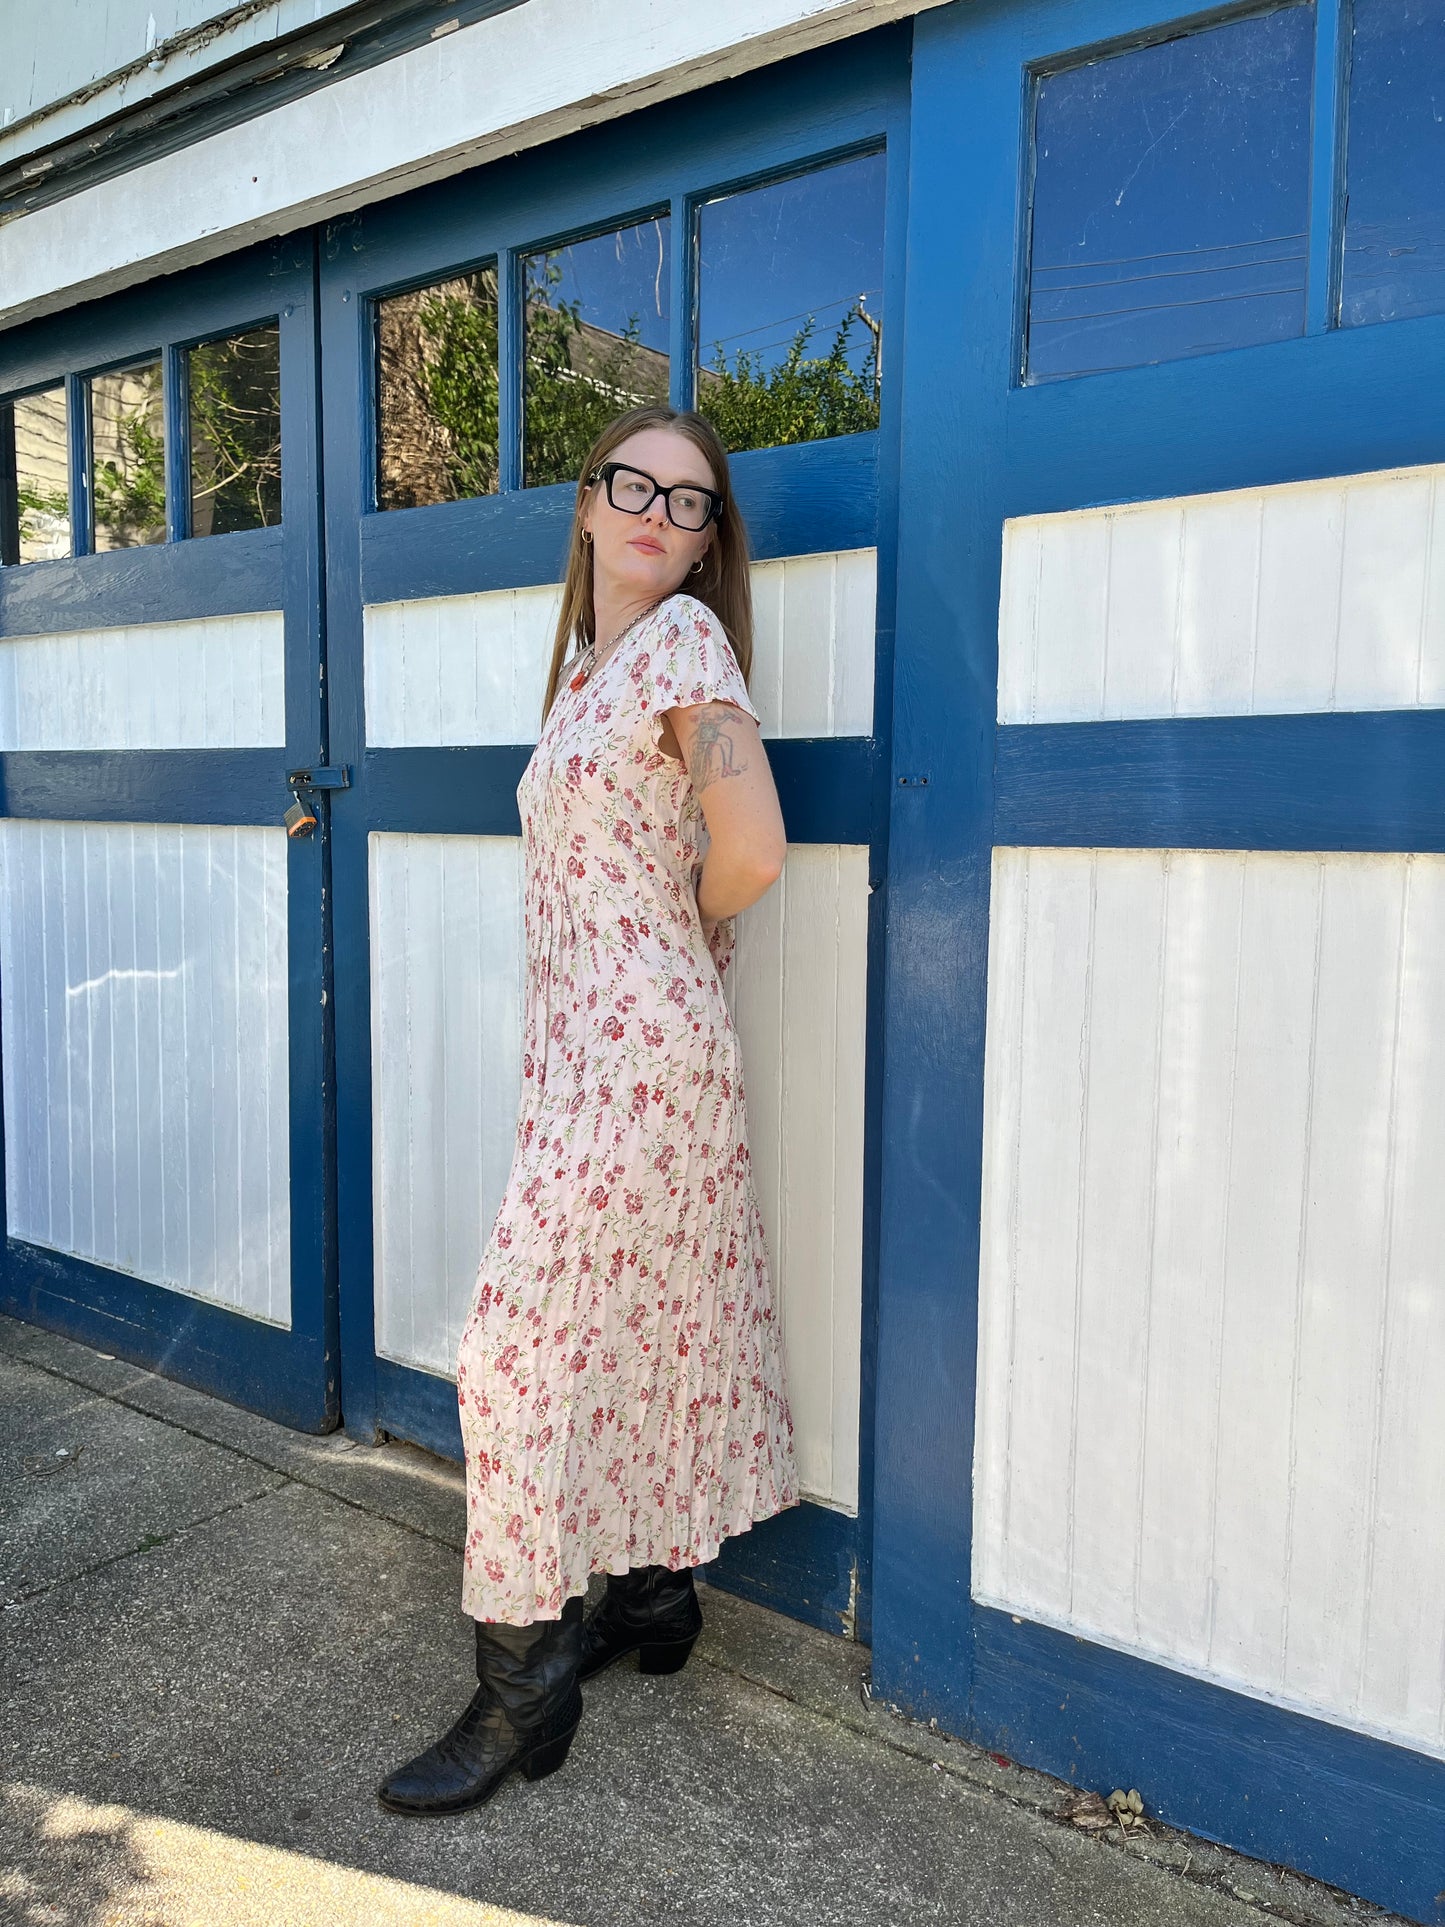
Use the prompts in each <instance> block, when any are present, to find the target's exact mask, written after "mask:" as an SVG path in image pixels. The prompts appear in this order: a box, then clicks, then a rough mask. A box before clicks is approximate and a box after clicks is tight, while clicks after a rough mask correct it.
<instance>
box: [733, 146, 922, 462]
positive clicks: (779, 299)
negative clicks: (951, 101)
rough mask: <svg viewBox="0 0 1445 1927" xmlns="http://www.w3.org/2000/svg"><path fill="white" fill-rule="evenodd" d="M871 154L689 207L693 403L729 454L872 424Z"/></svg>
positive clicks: (878, 216) (875, 241) (879, 355)
mask: <svg viewBox="0 0 1445 1927" xmlns="http://www.w3.org/2000/svg"><path fill="white" fill-rule="evenodd" d="M884 174H885V169H884V157H883V155H882V154H867V155H864V156H863V157H862V158H861V159H859V160H856V161H840V162H837V163H836V164H835V165H833V166H831V167H820V168H816V169H815V170H814V171H813V172H812V173H811V174H801V175H799V176H798V177H797V178H796V179H795V180H791V181H777V182H774V183H773V185H772V186H770V187H755V188H751V189H749V190H748V191H747V192H746V193H742V194H729V195H727V196H725V197H724V198H723V199H721V200H717V201H710V202H709V203H708V205H707V206H706V207H704V208H703V209H702V211H701V215H700V221H699V227H700V235H699V241H700V267H699V274H700V282H699V290H698V327H697V340H698V374H697V398H698V399H697V405H698V408H699V409H700V410H701V412H702V413H703V414H704V415H706V416H707V418H708V420H709V421H710V422H712V423H713V425H714V426H715V427H716V429H717V431H718V433H719V434H720V435H721V436H722V438H723V440H724V441H725V442H726V443H727V445H728V447H729V448H730V449H738V448H775V447H777V446H778V445H779V444H781V443H785V442H812V441H818V440H819V439H820V438H821V437H823V436H825V435H849V434H852V433H854V432H856V431H857V430H859V429H865V428H876V427H877V426H878V396H879V387H880V383H881V379H882V359H883V323H882V308H883V190H884Z"/></svg>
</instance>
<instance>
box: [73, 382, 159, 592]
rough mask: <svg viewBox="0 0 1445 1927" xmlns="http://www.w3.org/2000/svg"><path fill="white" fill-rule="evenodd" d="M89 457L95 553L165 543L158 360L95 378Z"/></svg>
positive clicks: (92, 388)
mask: <svg viewBox="0 0 1445 1927" xmlns="http://www.w3.org/2000/svg"><path fill="white" fill-rule="evenodd" d="M90 458H91V459H90V474H91V490H92V495H93V498H94V517H95V548H96V553H97V554H99V553H101V552H102V551H103V550H106V549H134V548H140V547H143V546H145V545H147V544H149V543H153V542H164V541H165V539H166V446H165V416H164V412H163V409H162V406H161V364H160V361H159V359H156V360H154V361H143V362H137V363H136V365H135V366H134V367H133V368H117V369H115V370H113V371H112V372H111V373H110V374H107V375H92V376H91V380H90Z"/></svg>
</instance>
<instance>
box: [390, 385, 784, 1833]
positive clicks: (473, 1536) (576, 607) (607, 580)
mask: <svg viewBox="0 0 1445 1927" xmlns="http://www.w3.org/2000/svg"><path fill="white" fill-rule="evenodd" d="M572 644H575V645H577V646H578V654H577V656H576V658H575V660H570V659H569V660H568V661H567V662H565V663H564V661H563V657H564V655H565V653H566V651H567V649H568V647H569V645H572ZM751 664H752V611H751V598H750V593H749V581H748V565H747V538H746V533H745V530H744V528H743V523H742V518H741V516H740V515H739V513H738V509H737V505H736V503H735V502H734V500H733V496H732V491H731V488H730V485H729V478H728V464H727V455H726V452H725V451H724V449H723V447H722V444H721V442H720V441H719V440H718V438H717V435H716V433H715V431H714V430H713V429H712V428H711V426H710V425H709V424H708V423H707V422H706V421H704V420H703V419H702V417H701V416H699V415H696V414H684V413H679V412H678V411H676V410H674V409H671V408H664V407H647V408H635V409H632V410H631V411H630V412H629V413H627V414H625V415H623V416H621V417H620V418H619V419H618V420H617V421H615V422H613V423H612V425H611V426H610V427H609V428H607V429H606V430H604V432H603V433H602V435H601V436H599V438H598V440H597V442H596V444H595V446H594V447H593V449H592V451H591V453H590V455H589V456H588V459H587V462H586V464H585V466H584V468H583V471H582V476H581V479H580V481H579V482H578V486H577V506H576V514H575V518H574V521H573V528H572V539H571V551H570V554H569V557H568V563H567V575H566V584H565V588H564V593H563V602H562V614H561V619H560V621H559V623H558V626H557V636H556V641H555V644H554V647H553V652H552V663H551V669H550V673H549V676H548V681H547V694H546V701H545V703H544V708H543V726H542V733H541V737H540V740H539V741H538V743H537V747H536V749H535V750H534V752H533V754H532V757H531V760H530V761H529V763H528V764H527V767H526V769H525V771H524V772H523V775H522V780H521V782H520V783H519V784H518V786H517V801H518V805H519V808H520V812H521V819H522V846H523V854H524V859H525V929H526V997H525V1002H526V1016H525V1023H524V1035H523V1057H522V1073H523V1095H522V1104H521V1111H520V1115H519V1118H518V1122H517V1136H516V1147H515V1154H514V1158H513V1164H512V1171H511V1175H510V1177H509V1178H508V1181H507V1189H506V1192H505V1194H504V1196H503V1199H502V1204H501V1208H500V1210H499V1211H498V1214H497V1219H496V1223H495V1225H494V1227H493V1230H492V1235H491V1238H490V1239H489V1241H488V1244H487V1248H486V1251H485V1252H484V1254H483V1257H482V1261H481V1265H480V1268H479V1271H478V1276H477V1289H476V1294H475V1298H474V1301H473V1305H472V1310H471V1315H470V1317H469V1318H468V1321H467V1324H466V1326H465V1328H464V1330H463V1332H462V1336H461V1342H460V1347H459V1356H458V1361H457V1397H458V1400H459V1403H460V1408H461V1419H462V1437H463V1444H464V1447H465V1452H466V1473H467V1542H466V1554H465V1570H464V1575H463V1581H462V1604H463V1606H464V1608H465V1610H466V1611H467V1612H468V1613H469V1614H470V1615H471V1616H472V1618H473V1619H474V1620H475V1621H476V1644H477V1677H478V1679H479V1680H480V1682H481V1684H480V1686H479V1689H478V1691H477V1693H476V1694H475V1696H474V1697H473V1699H472V1701H471V1704H470V1705H469V1706H468V1707H467V1709H466V1711H465V1712H464V1713H463V1714H462V1715H461V1717H460V1719H458V1720H457V1722H456V1723H455V1724H454V1725H453V1726H452V1727H450V1728H449V1729H448V1731H447V1732H446V1733H445V1734H444V1735H443V1736H442V1737H441V1739H439V1740H438V1741H437V1742H436V1743H435V1744H434V1745H432V1746H431V1747H429V1748H428V1749H427V1750H426V1752H424V1753H423V1754H421V1755H420V1756H419V1757H418V1758H417V1759H415V1760H412V1761H410V1762H409V1763H408V1764H407V1765H405V1766H403V1767H401V1768H399V1769H398V1770H397V1771H396V1772H395V1773H393V1774H392V1775H391V1776H390V1777H389V1778H388V1779H387V1780H386V1781H385V1783H384V1784H383V1785H382V1787H381V1788H380V1789H379V1797H380V1799H381V1801H382V1803H383V1805H385V1806H387V1807H390V1808H392V1809H393V1810H395V1811H399V1812H404V1813H456V1812H460V1811H461V1810H462V1809H463V1808H466V1807H472V1806H477V1805H480V1803H481V1802H482V1801H484V1800H486V1799H488V1798H490V1796H491V1795H492V1794H493V1793H494V1792H495V1791H496V1790H497V1788H498V1787H499V1786H500V1785H501V1783H502V1781H503V1780H504V1779H505V1778H506V1776H507V1775H508V1773H509V1772H510V1771H511V1770H512V1769H513V1768H514V1767H518V1768H520V1770H521V1771H522V1772H523V1773H524V1774H525V1775H526V1776H527V1778H528V1779H540V1778H541V1777H542V1776H543V1775H544V1774H547V1773H551V1772H553V1771H554V1770H555V1769H556V1768H557V1767H559V1766H561V1764H562V1762H563V1760H564V1759H565V1758H566V1756H567V1749H568V1747H569V1746H570V1745H571V1742H572V1737H573V1734H574V1733H575V1732H576V1729H577V1723H578V1720H579V1719H580V1718H581V1713H582V1698H581V1694H580V1693H579V1691H578V1681H579V1680H580V1679H585V1678H588V1677H590V1676H591V1675H592V1674H593V1673H596V1672H598V1671H600V1670H601V1668H602V1667H603V1666H606V1665H610V1664H611V1663H612V1661H613V1660H615V1659H618V1658H621V1657H622V1656H623V1655H624V1654H627V1653H631V1652H633V1651H636V1652H638V1653H639V1656H640V1659H639V1663H640V1665H641V1666H642V1668H643V1669H644V1670H645V1671H648V1672H672V1671H675V1670H676V1669H677V1668H678V1667H680V1666H681V1665H683V1664H684V1662H685V1661H686V1659H687V1656H688V1654H689V1652H690V1651H691V1649H692V1644H693V1641H694V1640H695V1639H696V1637H697V1634H698V1631H699V1629H700V1628H701V1625H702V1615H701V1611H700V1609H699V1606H698V1602H697V1597H696V1593H695V1591H694V1586H693V1574H692V1568H693V1567H694V1566H695V1565H698V1564H700V1563H701V1562H702V1561H704V1560H707V1559H712V1558H714V1557H715V1556H716V1554H717V1551H718V1547H719V1544H720V1542H721V1541H722V1540H723V1539H724V1538H726V1537H727V1536H728V1535H730V1534H732V1533H737V1532H745V1531H746V1530H747V1529H748V1527H749V1526H751V1525H752V1524H753V1522H754V1521H755V1520H758V1519H763V1518H767V1517H768V1516H769V1515H771V1514H772V1513H775V1512H778V1511H780V1510H781V1509H782V1508H783V1507H785V1506H789V1505H794V1504H796V1503H797V1498H798V1483H797V1473H796V1468H795V1465H794V1461H793V1446H792V1420H791V1417H790V1414H789V1410H788V1400H787V1393H786V1389H785V1380H784V1372H783V1362H782V1335H781V1332H780V1330H779V1327H778V1323H777V1318H776V1312H775V1307H774V1302H773V1294H772V1283H771V1279H770V1276H769V1271H768V1262H767V1255H766V1251H765V1248H764V1242H763V1227H762V1221H761V1218H760V1215H759V1211H758V1203H757V1197H756V1194H755V1190H754V1186H753V1180H752V1171H751V1164H750V1159H749V1154H748V1145H747V1131H746V1113H745V1104H744V1093H743V1080H742V1068H741V1064H740V1061H739V1055H738V1042H737V1032H736V1029H735V1027H734V1025H733V1021H732V1017H731V1014H730V1012H729V1009H728V1006H727V1004H726V1002H725V1000H724V997H723V991H722V977H723V974H724V973H725V971H726V970H727V969H728V967H729V964H730V962H731V958H732V951H733V926H732V921H731V920H732V917H733V915H734V913H735V912H736V911H738V910H741V909H744V908H745V907H746V906H747V905H748V904H750V903H753V902H755V901H756V900H757V899H758V898H759V897H760V896H762V894H763V893H764V891H765V890H767V889H768V887H769V886H770V885H771V884H772V883H773V882H775V881H776V879H777V877H778V875H779V873H780V871H781V869H782V865H783V858H784V854H785V841H784V831H783V821H782V815H781V812H780V811H779V808H778V799H777V793H776V791H775V790H774V788H773V782H772V776H771V774H770V772H769V769H768V763H767V758H766V756H765V754H764V752H763V747H762V743H761V740H760V738H759V735H758V728H757V723H758V713H757V711H756V710H755V709H754V707H753V705H752V703H751V701H750V700H749V697H748V692H747V683H746V674H747V672H748V670H749V669H750V668H751ZM598 1570H602V1571H605V1572H606V1574H607V1592H606V1596H605V1598H604V1599H603V1601H602V1602H601V1603H600V1604H599V1606H598V1608H597V1610H596V1611H595V1612H594V1613H592V1614H591V1615H590V1616H589V1617H588V1619H587V1621H586V1623H585V1624H584V1623H583V1598H582V1596H583V1594H584V1593H585V1591H586V1587H587V1580H588V1576H589V1574H591V1573H592V1572H594V1571H598Z"/></svg>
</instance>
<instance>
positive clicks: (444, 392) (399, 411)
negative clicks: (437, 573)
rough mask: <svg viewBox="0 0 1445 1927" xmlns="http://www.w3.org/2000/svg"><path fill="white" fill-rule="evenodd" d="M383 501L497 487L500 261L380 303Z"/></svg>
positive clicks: (399, 502) (415, 502)
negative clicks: (498, 289) (498, 296)
mask: <svg viewBox="0 0 1445 1927" xmlns="http://www.w3.org/2000/svg"><path fill="white" fill-rule="evenodd" d="M377 367H378V379H379V388H380V404H381V405H380V423H379V432H378V435H377V477H376V500H377V507H378V508H383V509H402V508H421V507H424V506H425V505H426V504H427V503H429V502H457V501H462V500H464V499H465V498H466V497H468V496H474V495H492V494H495V492H496V489H497V485H498V472H497V393H498V388H497V270H496V267H495V266H494V265H493V266H490V267H485V268H477V269H476V270H474V271H473V272H472V273H470V274H459V275H455V276H453V277H452V278H451V279H450V280H447V281H436V282H433V283H432V285H431V286H430V287H426V288H414V289H412V290H411V291H410V292H409V293H407V294H395V295H389V296H388V297H387V298H386V299H385V300H383V301H379V302H378V303H377Z"/></svg>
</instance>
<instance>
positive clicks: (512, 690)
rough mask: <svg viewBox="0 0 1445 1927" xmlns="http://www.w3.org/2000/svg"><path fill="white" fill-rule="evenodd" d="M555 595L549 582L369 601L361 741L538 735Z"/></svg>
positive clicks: (452, 741) (513, 739)
mask: <svg viewBox="0 0 1445 1927" xmlns="http://www.w3.org/2000/svg"><path fill="white" fill-rule="evenodd" d="M561 599H562V592H561V590H560V588H558V587H557V585H556V584H555V583H554V584H549V585H548V586H547V587H545V588H540V589H494V590H491V591H488V592H487V593H485V594H483V595H460V596H432V597H428V598H426V599H425V600H421V601H416V602H378V603H372V604H370V605H368V607H367V609H366V612H365V616H364V625H365V636H366V740H367V742H368V743H372V744H375V745H376V746H378V747H385V748H388V749H394V748H403V747H408V746H421V745H424V744H434V743H440V744H444V745H447V746H452V745H457V744H463V743H532V742H535V741H536V739H537V730H538V726H539V723H540V720H541V714H542V694H543V691H544V689H545V687H546V682H547V663H548V660H549V659H550V656H551V651H552V637H553V633H554V631H555V630H556V627H557V615H558V611H559V609H560V607H561Z"/></svg>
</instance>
